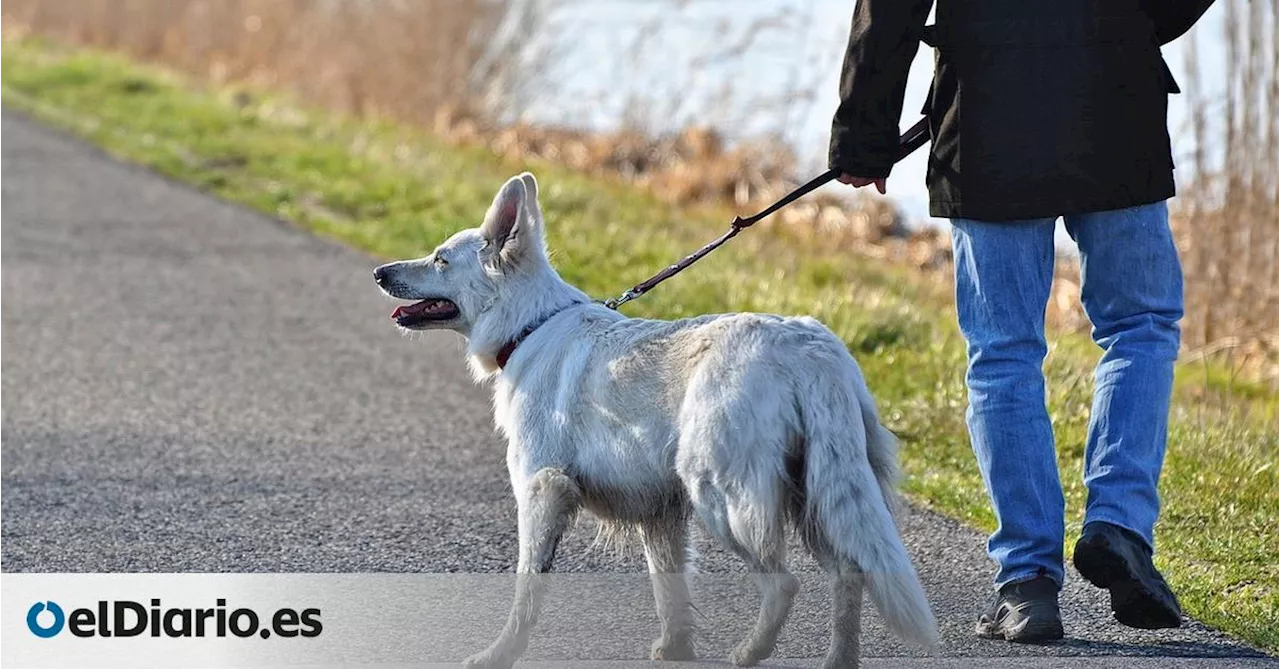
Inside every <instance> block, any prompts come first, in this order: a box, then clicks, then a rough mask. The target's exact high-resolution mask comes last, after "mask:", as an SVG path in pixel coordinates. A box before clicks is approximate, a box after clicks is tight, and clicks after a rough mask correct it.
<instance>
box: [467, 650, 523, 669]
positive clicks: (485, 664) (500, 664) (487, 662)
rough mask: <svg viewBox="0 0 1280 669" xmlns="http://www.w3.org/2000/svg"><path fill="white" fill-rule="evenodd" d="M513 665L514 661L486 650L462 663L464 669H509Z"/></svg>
mask: <svg viewBox="0 0 1280 669" xmlns="http://www.w3.org/2000/svg"><path fill="white" fill-rule="evenodd" d="M513 664H515V660H509V659H507V658H504V657H502V656H501V655H497V654H495V653H492V652H490V651H487V650H486V651H484V652H483V653H476V654H475V655H472V656H471V657H468V658H467V659H465V660H463V661H462V666H463V667H465V669H511V665H513Z"/></svg>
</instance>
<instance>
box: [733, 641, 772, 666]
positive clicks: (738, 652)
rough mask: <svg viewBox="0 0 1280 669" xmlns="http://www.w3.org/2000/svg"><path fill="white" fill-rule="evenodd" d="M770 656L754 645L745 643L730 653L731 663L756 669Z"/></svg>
mask: <svg viewBox="0 0 1280 669" xmlns="http://www.w3.org/2000/svg"><path fill="white" fill-rule="evenodd" d="M768 655H769V654H768V653H766V652H762V651H761V650H760V649H759V648H756V647H755V645H754V644H752V643H749V642H744V643H742V644H740V645H739V646H738V647H737V648H734V649H733V652H732V653H729V661H730V662H732V663H734V664H735V665H737V666H739V667H754V666H756V665H757V664H759V663H760V660H763V659H764V658H766V657H768Z"/></svg>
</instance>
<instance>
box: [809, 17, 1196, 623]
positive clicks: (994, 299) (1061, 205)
mask: <svg viewBox="0 0 1280 669" xmlns="http://www.w3.org/2000/svg"><path fill="white" fill-rule="evenodd" d="M1211 2H1212V0H1039V1H1035V0H1032V1H1028V0H938V3H937V12H936V20H935V23H934V24H933V25H930V26H925V21H926V19H927V17H928V14H929V10H930V6H931V5H932V4H933V2H932V0H859V1H858V3H857V7H856V9H855V11H854V17H853V26H852V30H851V34H850V38H849V46H848V50H847V52H846V55H845V60H844V65H843V72H842V75H841V81H840V104H839V108H838V109H837V111H836V114H835V120H834V122H833V124H832V135H831V146H830V166H831V167H832V169H835V170H836V171H837V172H838V173H840V175H841V176H840V177H839V180H840V181H841V182H843V183H846V184H849V185H852V186H855V187H863V186H867V185H871V184H874V185H875V187H876V188H877V190H879V191H880V192H881V193H884V192H885V180H886V179H887V178H888V176H889V173H890V169H891V167H892V165H893V163H894V160H895V157H896V153H897V144H898V121H899V118H900V117H901V113H902V106H903V96H904V94H905V90H906V82H907V73H908V70H909V69H910V66H911V61H912V59H913V58H914V56H915V54H916V51H917V48H918V45H919V42H920V41H924V42H926V43H927V44H929V45H931V46H933V47H934V48H935V49H936V62H935V71H934V76H933V82H932V85H931V88H930V91H929V96H928V101H927V103H926V105H925V110H924V112H925V114H926V115H927V116H928V118H929V129H930V135H931V139H932V144H931V148H930V153H929V165H928V175H927V178H926V180H927V185H928V190H929V212H930V214H931V215H933V216H936V217H942V218H948V219H950V221H951V233H952V244H953V250H954V256H955V283H956V286H955V300H956V311H957V315H958V320H959V325H960V330H961V332H962V333H963V334H964V337H965V339H966V341H967V342H968V370H967V373H966V376H965V383H966V385H967V387H968V393H969V407H968V410H967V412H966V423H967V425H968V429H969V436H970V440H971V442H972V445H973V450H974V453H975V455H976V456H977V460H978V465H979V468H980V469H981V471H982V477H983V481H984V482H985V484H986V488H987V492H988V493H989V495H990V499H991V504H992V507H993V508H994V511H995V517H996V520H997V523H998V525H997V528H996V530H995V532H994V533H993V534H992V535H991V537H990V540H989V541H988V544H987V550H988V553H989V555H990V556H991V558H992V560H994V562H995V563H996V565H997V572H996V575H995V593H994V595H993V597H992V600H991V602H990V605H989V606H987V608H986V610H984V611H983V612H982V613H981V615H980V616H979V619H978V623H977V626H976V633H977V634H978V635H979V636H982V637H986V638H996V639H1005V640H1008V641H1015V642H1044V641H1049V640H1053V639H1059V638H1061V637H1062V636H1063V629H1062V619H1061V615H1060V612H1059V608H1058V591H1059V589H1060V588H1061V586H1062V582H1063V578H1064V566H1063V543H1064V532H1065V529H1064V514H1065V509H1064V501H1063V495H1062V486H1061V481H1060V480H1059V478H1058V469H1057V457H1056V453H1055V450H1054V437H1053V430H1052V425H1051V423H1050V420H1049V414H1048V411H1047V409H1046V407H1045V380H1044V375H1043V370H1042V365H1043V362H1044V358H1045V354H1046V352H1047V348H1046V344H1045V336H1044V326H1045V307H1046V305H1047V302H1048V299H1049V288H1050V284H1051V282H1052V280H1053V268H1054V226H1055V222H1056V220H1057V219H1058V218H1062V219H1063V221H1064V224H1065V227H1066V230H1067V233H1068V234H1069V235H1070V236H1071V238H1072V239H1073V240H1074V241H1075V243H1076V245H1077V247H1078V249H1079V254H1080V273H1081V295H1080V297H1081V302H1082V303H1083V305H1084V309H1085V312H1086V313H1087V315H1088V317H1089V320H1090V321H1091V323H1092V325H1093V330H1092V334H1093V339H1094V341H1095V342H1096V343H1097V345H1098V346H1099V347H1100V348H1101V349H1102V355H1101V359H1100V361H1099V362H1098V366H1097V369H1096V372H1095V387H1094V394H1093V406H1092V412H1091V416H1090V422H1089V429H1088V437H1087V438H1088V441H1087V445H1086V448H1085V463H1084V482H1085V485H1086V487H1087V489H1088V498H1087V502H1086V505H1085V517H1084V528H1083V534H1082V536H1081V538H1080V540H1079V541H1078V542H1077V543H1076V545H1075V552H1074V557H1073V561H1074V563H1075V567H1076V569H1077V570H1078V571H1079V572H1080V574H1081V575H1082V576H1084V578H1085V579H1086V580H1088V581H1089V582H1091V583H1092V584H1094V585H1095V586H1098V587H1101V588H1106V589H1108V590H1109V591H1110V599H1111V609H1112V611H1113V614H1114V616H1115V618H1116V620H1118V621H1119V622H1120V623H1122V624H1124V625H1129V626H1132V627H1140V628H1150V629H1155V628H1165V627H1177V626H1178V625H1179V624H1180V621H1181V609H1180V608H1179V605H1178V601H1177V598H1176V597H1175V596H1174V594H1173V592H1172V591H1171V590H1170V588H1169V586H1168V585H1167V584H1166V583H1165V580H1164V578H1163V577H1162V576H1161V575H1160V573H1159V572H1158V571H1157V570H1156V567H1155V565H1154V563H1153V562H1152V555H1153V552H1154V547H1155V537H1154V535H1153V534H1154V526H1155V523H1156V519H1157V517H1158V515H1159V509H1160V500H1159V496H1158V494H1157V483H1158V481H1159V478H1160V469H1161V466H1162V464H1163V462H1164V454H1165V442H1166V436H1167V425H1168V414H1169V402H1170V395H1171V392H1172V387H1173V368H1174V361H1175V359H1176V358H1177V355H1178V346H1179V337H1180V330H1179V324H1178V322H1179V319H1181V317H1182V313H1183V303H1182V269H1181V266H1180V264H1179V260H1178V252H1177V249H1176V248H1175V246H1174V242H1173V238H1172V236H1171V234H1170V230H1169V214H1168V208H1167V206H1166V201H1167V200H1168V199H1169V198H1171V197H1173V195H1174V179H1173V159H1172V155H1171V151H1170V142H1169V133H1168V129H1167V118H1166V114H1167V107H1168V95H1169V94H1170V93H1177V92H1178V86H1177V83H1176V82H1175V81H1174V78H1173V76H1172V74H1171V73H1170V71H1169V68H1168V66H1167V65H1166V64H1165V62H1164V59H1163V58H1162V56H1161V54H1160V46H1161V45H1163V44H1165V43H1168V42H1169V41H1171V40H1173V39H1175V38H1176V37H1178V36H1180V35H1181V34H1183V33H1184V32H1186V31H1187V30H1188V29H1189V28H1190V27H1191V25H1192V24H1194V23H1195V22H1196V21H1197V20H1198V19H1199V17H1200V16H1201V15H1202V14H1203V13H1204V11H1205V10H1206V9H1208V7H1209V5H1210V4H1211Z"/></svg>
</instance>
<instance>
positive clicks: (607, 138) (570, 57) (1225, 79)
mask: <svg viewBox="0 0 1280 669" xmlns="http://www.w3.org/2000/svg"><path fill="white" fill-rule="evenodd" d="M853 4H854V3H853V2H837V1H836V0H768V1H760V0H756V1H735V2H726V1H718V0H511V1H510V2H499V1H496V0H495V1H492V2H484V1H479V0H475V1H469V0H10V1H9V2H7V3H5V5H4V10H3V11H4V22H5V30H6V31H13V30H21V31H31V32H35V33H40V34H47V35H50V36H54V37H57V38H59V39H61V40H66V41H72V42H76V43H83V44H87V45H93V46H99V47H106V48H111V49H118V50H123V51H126V52H128V53H130V54H131V55H133V56H135V57H139V58H142V59H146V60H151V61H156V62H159V63H162V64H164V65H166V66H170V67H175V68H179V69H181V70H184V71H186V72H188V73H191V74H194V75H196V76H198V77H201V78H207V79H208V80H211V81H213V82H215V83H223V82H245V83H248V84H251V85H261V86H264V87H269V88H271V89H283V90H288V91H291V92H293V93H295V94H296V95H297V96H299V97H300V98H301V99H303V100H304V101H306V102H307V103H310V104H315V105H319V106H323V107H327V108H331V109H334V110H338V111H341V112H345V113H350V114H354V115H358V116H362V117H370V118H390V119H394V120H396V121H400V122H408V123H411V124H415V125H418V126H421V127H425V128H427V129H429V130H431V131H433V132H434V133H436V134H438V135H440V136H443V137H445V138H447V139H449V140H450V141H452V142H457V143H459V144H469V145H483V146H486V147H488V148H489V149H491V150H492V151H494V152H497V153H499V154H501V155H504V156H509V157H514V158H517V159H518V158H522V157H530V156H533V157H538V158H541V159H545V160H551V161H554V162H557V163H560V164H563V165H565V166H567V167H570V168H572V169H575V170H580V171H583V172H586V173H592V174H608V175H611V176H617V177H621V178H624V179H627V180H632V181H635V182H637V183H639V184H642V185H644V186H646V187H648V188H649V189H651V190H652V191H653V192H654V193H656V194H657V195H658V196H660V197H662V198H663V199H666V200H668V201H670V202H673V203H676V204H696V203H702V202H709V203H729V204H731V205H732V206H735V207H739V208H747V207H750V206H752V205H755V204H759V203H762V202H766V201H769V200H772V199H773V198H775V197H777V196H778V195H779V194H781V193H783V192H785V191H786V190H788V189H789V188H790V187H792V186H793V185H794V184H795V183H797V182H800V181H804V180H807V179H808V178H809V177H810V176H812V175H813V174H816V173H817V172H819V171H821V170H822V169H825V165H824V158H825V151H826V143H827V133H828V131H829V124H830V117H831V113H832V112H833V111H834V109H835V106H836V82H837V77H838V74H839V66H840V60H841V56H842V53H843V50H844V46H845V40H846V39H847V35H848V30H849V21H850V17H851V15H852V11H853ZM1276 23H1277V5H1276V0H1254V1H1253V2H1248V1H1247V0H1219V2H1217V3H1216V5H1215V6H1214V7H1213V8H1212V9H1211V10H1210V12H1209V14H1207V15H1206V17H1205V18H1204V19H1203V20H1202V21H1201V22H1200V23H1199V24H1198V25H1197V27H1196V28H1195V29H1194V30H1193V31H1192V32H1191V33H1190V34H1188V35H1187V36H1185V37H1183V38H1181V39H1180V40H1178V41H1177V42H1175V43H1174V44H1172V45H1169V46H1168V47H1166V49H1165V57H1166V60H1168V61H1169V64H1170V66H1171V68H1172V69H1173V71H1174V74H1175V77H1176V78H1177V79H1178V80H1179V83H1180V84H1181V85H1182V88H1183V91H1184V93H1183V94H1182V95H1177V96H1173V98H1172V99H1171V112H1170V129H1171V133H1172V135H1173V137H1174V145H1175V154H1176V159H1177V164H1178V171H1177V176H1178V180H1179V197H1178V198H1177V199H1176V200H1175V201H1174V207H1173V210H1174V220H1175V225H1176V227H1177V234H1178V240H1179V244H1180V248H1181V251H1182V254H1183V262H1184V266H1185V269H1186V274H1187V298H1188V312H1187V317H1186V320H1185V321H1184V333H1185V334H1184V346H1185V349H1186V350H1185V351H1184V359H1190V360H1195V359H1198V358H1203V357H1207V356H1212V357H1215V358H1222V359H1226V360H1228V361H1230V362H1231V364H1232V365H1233V366H1235V367H1236V368H1237V369H1239V370H1240V371H1242V372H1244V373H1247V374H1248V375H1250V376H1256V377H1263V378H1266V379H1268V380H1274V378H1275V376H1276V353H1277V347H1278V343H1280V342H1278V340H1277V303H1278V300H1280V294H1278V287H1280V274H1278V272H1277V269H1278V267H1277V236H1278V235H1277V232H1278V230H1280V227H1278V224H1277V219H1278V216H1280V212H1278V211H1277V112H1278V108H1277V79H1276V75H1277V67H1276V63H1277V36H1276ZM932 60H933V54H932V51H931V50H929V49H928V48H927V47H922V48H921V50H920V52H919V54H918V55H917V58H916V61H915V65H914V67H913V71H912V75H911V81H910V85H909V87H908V92H907V100H906V104H905V106H904V110H905V111H904V116H903V121H902V126H903V127H904V128H905V127H906V126H907V125H909V124H911V123H913V122H914V121H915V120H916V117H917V110H918V109H919V108H920V106H921V104H922V102H923V99H924V90H925V87H926V86H927V84H928V80H929V77H930V73H931V69H932ZM924 155H925V153H924V152H923V151H920V152H917V154H916V155H914V156H913V157H912V158H910V159H909V160H907V161H906V162H904V163H903V164H901V165H900V166H899V167H898V168H897V169H896V170H895V172H894V176H893V178H892V179H891V180H890V182H889V197H887V198H880V197H877V196H873V195H865V194H858V195H856V196H855V195H852V194H849V193H847V192H843V191H834V190H828V191H826V192H825V193H823V194H822V195H821V196H820V197H817V198H812V199H811V200H809V201H807V202H806V203H804V205H803V206H798V207H795V208H793V209H791V210H789V211H788V212H786V215H785V218H784V219H783V220H784V222H785V223H786V224H790V225H807V226H813V225H819V224H821V225H826V226H839V227H841V228H843V229H844V232H845V234H842V235H841V236H840V239H841V240H842V241H841V243H842V244H848V245H849V247H850V250H851V252H856V253H859V254H863V255H870V256H873V257H880V258H887V259H889V260H891V261H893V262H900V263H907V264H909V265H911V266H912V267H914V268H915V269H917V270H918V271H920V272H922V273H926V274H931V275H936V276H937V277H938V280H939V281H946V280H948V279H949V276H950V266H949V249H948V244H949V242H948V239H947V236H946V229H945V225H943V224H942V222H941V221H932V220H930V219H929V218H928V216H927V211H926V209H927V198H926V194H925V190H924V164H925V161H924ZM1064 250H1065V251H1067V252H1066V253H1063V254H1062V262H1061V263H1060V265H1061V266H1060V268H1059V276H1058V281H1057V282H1056V284H1055V295H1054V299H1053V301H1052V305H1051V317H1052V320H1053V321H1054V322H1055V323H1057V324H1058V325H1059V326H1060V327H1063V328H1067V329H1075V330H1082V329H1087V322H1086V321H1085V320H1084V318H1083V314H1082V313H1081V311H1080V309H1079V306H1078V301H1077V298H1076V296H1077V294H1078V285H1077V283H1076V268H1075V266H1074V263H1073V259H1072V258H1071V254H1070V252H1069V244H1067V245H1064Z"/></svg>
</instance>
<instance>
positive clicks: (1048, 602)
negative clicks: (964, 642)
mask: <svg viewBox="0 0 1280 669" xmlns="http://www.w3.org/2000/svg"><path fill="white" fill-rule="evenodd" d="M975 631H976V632H977V633H978V636H980V637H982V638H984V639H1004V640H1005V641H1013V642H1015V643H1044V642H1046V641H1056V640H1058V639H1061V638H1062V615H1061V614H1060V613H1059V612H1058V584H1057V583H1055V582H1054V580H1053V579H1051V578H1049V577H1048V576H1037V577H1035V578H1033V579H1031V580H1030V581H1021V582H1019V583H1010V584H1008V585H1006V586H1004V587H1003V588H1000V591H999V592H997V593H996V595H995V597H994V598H993V599H992V600H991V605H990V606H989V607H988V608H987V610H986V611H985V612H984V613H983V614H982V616H980V617H979V618H978V627H977V629H976V630H975Z"/></svg>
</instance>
